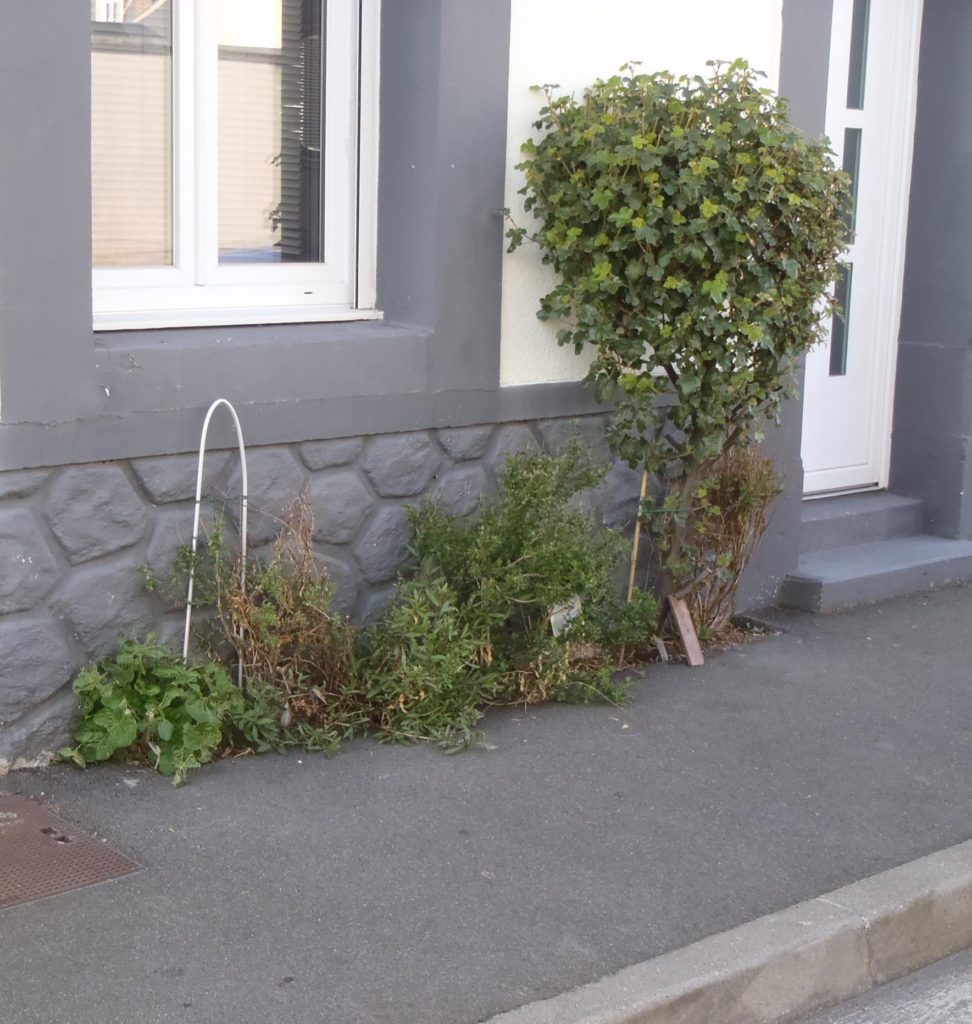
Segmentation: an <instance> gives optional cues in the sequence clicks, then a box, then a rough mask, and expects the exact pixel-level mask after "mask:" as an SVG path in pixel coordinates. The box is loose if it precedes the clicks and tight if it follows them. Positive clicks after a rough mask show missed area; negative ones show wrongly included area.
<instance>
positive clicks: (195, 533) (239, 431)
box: [182, 398, 248, 686]
mask: <svg viewBox="0 0 972 1024" xmlns="http://www.w3.org/2000/svg"><path fill="white" fill-rule="evenodd" d="M221 405H225V406H226V408H227V409H229V412H230V415H231V416H232V417H233V426H234V428H235V429H236V440H237V443H238V446H239V449H240V478H241V480H242V484H243V493H242V494H241V495H240V587H241V588H242V589H243V590H244V591H245V590H246V548H247V544H246V510H247V490H248V484H247V477H246V448H245V447H244V445H243V428H242V427H241V426H240V418H239V416H237V415H236V410H235V409H234V408H233V406H232V404H231V403H230V402H228V401H227V400H226V399H225V398H217V399H216V401H215V402H213V404H212V405H211V406H210V407H209V411H208V412H207V413H206V418H205V420H203V428H202V436H201V437H200V438H199V465H198V467H197V469H196V508H195V512H194V513H193V519H192V555H191V558H190V560H189V593H188V594H187V596H186V632H185V636H184V637H183V640H182V660H183V661H188V660H189V626H190V623H191V622H192V591H193V584H194V583H195V580H196V546H197V544H198V541H199V512H200V507H201V505H202V484H203V463H204V462H205V459H206V435H207V434H208V433H209V421H210V420H211V419H212V418H213V413H214V412H215V411H216V410H217V409H218V408H219V406H221ZM239 635H240V637H241V638H242V636H243V627H242V626H241V627H240V630H239ZM236 682H237V685H238V686H242V685H243V658H242V655H241V656H240V663H239V665H238V666H237V672H236Z"/></svg>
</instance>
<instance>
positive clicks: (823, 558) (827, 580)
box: [780, 535, 972, 612]
mask: <svg viewBox="0 0 972 1024" xmlns="http://www.w3.org/2000/svg"><path fill="white" fill-rule="evenodd" d="M969 579H972V541H968V540H949V539H948V538H947V537H929V536H926V535H918V536H913V537H891V538H888V539H886V540H879V541H873V542H871V543H869V544H854V545H850V546H847V547H842V548H831V549H828V550H824V551H813V552H808V553H807V554H804V555H802V556H801V557H800V563H799V565H798V566H797V569H796V571H795V572H793V573H791V574H790V575H789V576H787V578H786V579H785V580H784V582H783V590H782V594H781V598H780V603H781V604H783V605H786V606H787V607H789V608H803V609H804V610H806V611H812V612H828V611H834V610H835V609H837V608H847V607H850V606H851V605H855V604H863V603H865V602H867V601H881V600H883V599H885V598H888V597H899V596H900V595H902V594H912V593H917V592H919V591H922V590H927V589H928V588H930V587H935V586H939V585H941V584H944V583H954V582H958V581H961V580H969Z"/></svg>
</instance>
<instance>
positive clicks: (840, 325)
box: [830, 263, 854, 377]
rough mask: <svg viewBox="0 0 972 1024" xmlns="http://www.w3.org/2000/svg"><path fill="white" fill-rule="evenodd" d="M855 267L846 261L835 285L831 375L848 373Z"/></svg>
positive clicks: (831, 327) (831, 332) (831, 335)
mask: <svg viewBox="0 0 972 1024" xmlns="http://www.w3.org/2000/svg"><path fill="white" fill-rule="evenodd" d="M853 277H854V267H853V265H852V264H850V263H845V264H844V266H843V267H841V270H840V274H839V275H838V277H837V284H836V286H835V287H834V298H835V299H836V300H837V309H836V310H835V311H834V315H833V318H832V319H831V321H830V376H831V377H843V376H846V374H847V340H848V331H847V328H848V325H849V324H850V304H851V281H852V280H853Z"/></svg>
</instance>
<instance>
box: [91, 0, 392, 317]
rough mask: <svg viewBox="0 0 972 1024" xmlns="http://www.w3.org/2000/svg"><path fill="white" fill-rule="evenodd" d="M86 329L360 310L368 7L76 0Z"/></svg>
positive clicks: (369, 225)
mask: <svg viewBox="0 0 972 1024" xmlns="http://www.w3.org/2000/svg"><path fill="white" fill-rule="evenodd" d="M91 18H92V34H91V76H92V96H91V161H92V239H93V265H94V271H93V284H94V320H95V327H96V328H99V329H119V328H131V327H153V326H182V325H194V324H242V323H270V322H277V323H280V322H297V321H306V320H335V319H342V320H345V319H355V318H362V317H367V316H375V315H376V313H375V312H374V308H373V307H374V255H373V254H374V208H375V203H376V160H375V153H376V134H377V110H376V103H377V81H376V78H377V0H361V2H360V3H359V2H358V0H110V2H106V0H92V3H91Z"/></svg>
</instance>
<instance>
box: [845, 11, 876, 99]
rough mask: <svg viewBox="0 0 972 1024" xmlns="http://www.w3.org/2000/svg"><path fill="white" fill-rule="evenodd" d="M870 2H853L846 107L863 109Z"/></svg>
mask: <svg viewBox="0 0 972 1024" xmlns="http://www.w3.org/2000/svg"><path fill="white" fill-rule="evenodd" d="M870 8H871V4H870V0H854V13H853V16H852V20H851V44H850V46H851V48H850V68H849V69H848V74H847V106H848V107H849V108H850V109H851V110H863V109H864V79H865V77H866V72H867V33H868V22H869V21H870V13H871V10H870Z"/></svg>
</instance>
